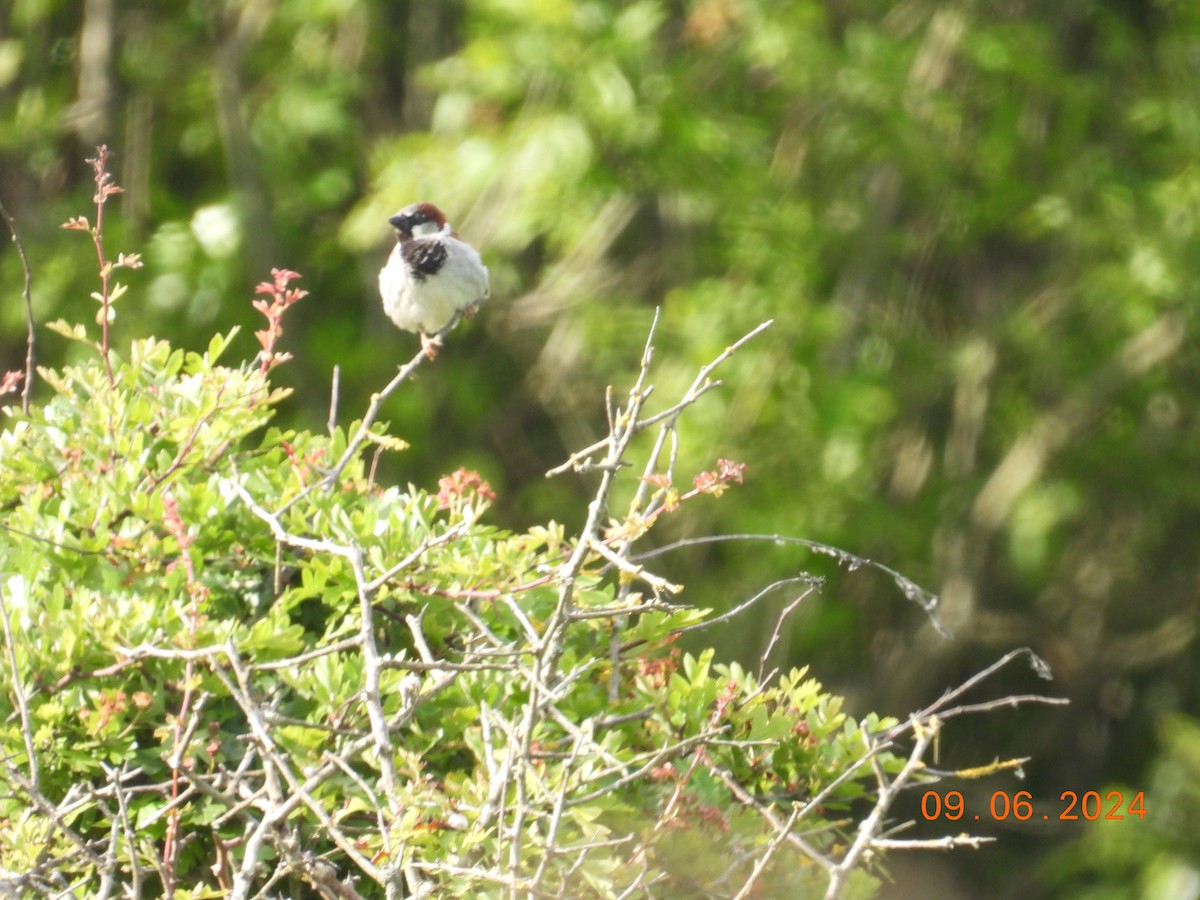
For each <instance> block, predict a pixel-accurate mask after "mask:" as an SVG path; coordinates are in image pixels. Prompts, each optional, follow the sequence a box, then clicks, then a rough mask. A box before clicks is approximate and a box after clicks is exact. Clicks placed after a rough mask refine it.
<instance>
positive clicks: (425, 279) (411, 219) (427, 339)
mask: <svg viewBox="0 0 1200 900" xmlns="http://www.w3.org/2000/svg"><path fill="white" fill-rule="evenodd" d="M388 222H389V223H391V225H392V226H393V227H394V228H395V229H396V246H395V247H393V248H392V253H391V256H389V257H388V261H387V264H386V265H385V266H384V267H383V268H382V269H381V270H380V272H379V293H380V295H382V297H383V311H384V312H385V313H387V316H388V318H389V319H391V320H392V321H393V322H395V323H396V325H397V326H398V327H400V328H403V329H404V330H405V331H416V332H418V333H419V334H420V335H421V346H422V347H424V348H425V353H426V355H427V356H428V357H429V358H430V359H432V358H433V357H434V356H435V355H436V353H437V348H438V347H439V346H440V345H441V339H440V337H439V336H438V332H440V331H442V330H444V329H446V328H448V327H449V326H450V325H452V324H453V323H454V322H455V321H457V320H458V317H459V316H467V317H468V318H469V317H470V316H473V315H474V314H475V311H476V310H477V309H478V308H479V304H481V303H482V302H483V301H484V300H486V299H487V298H488V296H489V294H490V293H491V290H490V288H489V287H488V270H487V267H486V266H484V264H483V261H482V260H481V259H480V258H479V253H478V252H476V250H475V248H474V247H472V246H471V245H470V244H468V243H467V242H466V241H464V240H462V238H460V237H459V236H458V233H457V232H455V231H454V230H452V229H451V227H450V224H449V223H448V222H447V221H446V217H445V216H444V215H443V214H442V211H441V210H440V209H438V208H437V207H436V206H434V205H433V204H432V203H412V204H409V205H408V206H406V207H404V209H402V210H400V211H399V212H398V213H396V214H395V215H394V216H392V217H391V218H390V219H388Z"/></svg>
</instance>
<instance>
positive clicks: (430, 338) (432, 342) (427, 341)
mask: <svg viewBox="0 0 1200 900" xmlns="http://www.w3.org/2000/svg"><path fill="white" fill-rule="evenodd" d="M441 346H442V339H441V336H439V335H436V334H435V335H428V334H426V333H425V332H423V331H422V332H421V349H422V350H424V351H425V355H426V356H428V357H429V358H430V359H436V358H437V352H438V350H439V349H441Z"/></svg>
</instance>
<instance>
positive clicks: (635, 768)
mask: <svg viewBox="0 0 1200 900" xmlns="http://www.w3.org/2000/svg"><path fill="white" fill-rule="evenodd" d="M96 178H97V188H98V190H97V216H96V225H91V224H90V223H88V222H86V221H85V220H82V219H76V220H72V223H69V225H70V227H73V228H77V229H79V230H82V231H86V232H88V233H89V234H90V235H91V237H92V238H93V240H94V242H95V247H96V250H97V253H98V256H99V260H100V270H101V276H102V279H101V280H102V289H101V291H99V292H98V293H97V295H96V299H97V301H98V303H99V314H98V316H97V320H98V323H99V325H100V329H101V336H100V338H99V340H97V339H95V338H94V337H92V336H91V334H90V332H89V330H88V329H86V328H85V327H83V326H81V325H69V324H66V323H58V324H57V325H56V326H55V327H56V329H57V330H58V331H59V332H61V333H63V334H66V335H68V336H70V337H72V338H73V339H75V340H78V341H80V342H82V343H84V344H86V345H88V346H89V347H92V348H94V350H95V351H96V352H95V356H94V357H93V358H92V359H91V360H90V361H87V362H84V363H81V364H78V365H73V366H67V367H65V368H62V369H58V370H55V369H49V368H42V369H39V370H38V371H39V374H40V376H41V379H42V380H43V381H44V382H45V383H46V384H47V385H49V386H50V388H52V390H53V394H52V396H51V397H50V399H49V400H48V401H46V402H45V403H43V404H33V405H31V407H30V409H29V410H28V411H27V412H23V411H21V410H19V409H16V408H9V409H7V410H6V412H7V414H8V416H9V423H8V427H7V428H6V430H5V431H4V432H3V435H2V436H0V445H2V451H0V504H2V505H3V508H4V511H5V519H4V524H3V527H2V528H0V613H2V619H3V626H4V639H5V651H4V655H3V660H2V666H0V669H2V672H3V678H4V681H5V685H4V687H5V690H4V695H3V698H2V699H0V707H2V708H3V712H4V719H3V721H4V724H3V738H2V740H3V746H2V748H0V759H2V761H0V767H2V769H0V772H2V775H3V778H4V781H5V782H6V783H7V790H6V791H5V793H4V796H3V799H2V800H0V865H2V866H3V873H2V874H3V881H2V882H0V884H3V887H4V889H5V890H6V891H7V892H10V893H13V894H23V895H31V896H32V895H42V894H54V895H55V896H60V895H62V894H64V893H66V894H75V895H79V896H84V895H87V896H108V895H111V894H115V893H122V895H132V896H153V895H160V894H161V895H168V896H175V897H211V896H229V897H249V896H300V895H306V896H308V895H312V896H323V897H359V896H362V897H385V896H386V897H399V896H433V895H436V896H447V897H449V896H463V897H478V896H491V895H496V896H499V895H509V896H517V895H527V896H563V897H592V896H595V897H615V896H670V897H687V896H697V897H702V896H750V895H755V896H762V895H770V896H788V897H800V896H808V895H813V894H821V893H824V894H825V895H826V896H838V895H842V894H844V893H846V892H847V891H848V892H849V893H852V894H858V895H865V894H867V893H869V892H870V890H871V885H872V883H873V879H872V878H871V877H870V876H869V875H868V874H866V873H865V872H862V871H859V870H860V868H861V866H862V865H863V863H864V860H865V859H866V851H867V850H869V849H875V850H880V849H883V848H884V847H885V846H887V845H886V843H885V842H883V841H882V840H880V839H879V834H880V832H881V829H882V823H883V820H884V815H885V814H886V812H887V810H888V807H889V805H890V803H891V801H892V800H893V799H894V797H895V794H896V792H897V791H898V790H899V789H900V788H901V787H902V786H903V785H904V784H905V783H906V782H909V781H911V779H912V778H913V777H914V776H915V775H916V774H917V772H918V771H919V769H920V768H921V762H920V761H921V758H922V756H923V754H924V752H925V749H926V748H927V747H928V746H929V742H930V740H932V738H933V736H934V735H935V734H936V732H937V727H938V720H937V719H936V718H935V716H934V713H935V712H936V711H937V710H938V709H939V708H942V709H944V705H943V707H939V706H938V705H935V706H934V707H931V708H930V710H927V711H925V712H924V713H922V714H919V715H917V716H914V717H913V718H912V719H910V720H909V721H908V722H907V723H904V724H900V723H897V722H896V721H895V720H892V719H880V718H877V717H876V716H874V715H871V716H867V717H866V718H865V719H864V720H863V721H861V722H855V721H853V720H851V719H850V718H849V717H848V716H846V715H845V714H844V713H843V712H842V710H841V702H840V700H839V699H838V698H836V697H833V696H831V695H830V694H828V693H826V692H824V691H823V690H822V689H821V687H820V685H819V684H818V683H817V682H816V681H815V680H813V679H812V678H810V677H808V676H807V674H806V673H805V672H804V671H791V672H788V673H785V674H776V673H766V672H762V671H760V672H759V673H757V674H751V673H748V672H746V671H744V670H743V669H742V668H740V667H738V666H721V665H717V664H715V663H714V662H713V657H714V654H713V651H712V650H711V649H710V650H707V651H705V652H703V653H700V654H699V655H698V656H694V655H687V654H683V653H681V652H679V651H678V650H676V649H674V648H673V646H672V644H673V643H674V642H675V641H676V639H677V638H678V637H679V636H680V635H681V634H682V633H684V632H685V631H689V630H695V629H699V628H702V627H708V626H714V625H715V626H721V625H723V624H725V623H728V622H730V621H733V620H734V614H728V615H726V616H722V617H720V618H718V619H710V618H708V617H707V614H706V612H705V611H703V610H696V609H692V608H690V607H688V606H686V605H681V604H680V603H679V602H678V600H677V595H678V593H679V591H680V590H681V588H680V586H678V585H674V584H671V583H669V582H668V581H666V580H665V579H663V578H661V577H660V576H658V575H655V574H654V573H652V572H650V571H648V570H646V569H645V568H644V567H643V566H642V565H640V564H639V563H638V561H637V559H636V557H635V554H634V553H633V547H634V546H635V544H637V542H638V541H640V540H641V539H642V538H643V537H644V536H645V535H646V534H647V533H648V532H650V531H651V530H652V529H653V527H654V525H655V523H656V522H657V521H658V520H659V519H660V518H662V517H663V516H667V515H670V514H671V512H672V511H673V510H675V509H677V508H678V507H679V506H680V505H682V504H684V503H691V502H711V501H710V500H708V499H706V498H712V497H715V496H719V495H720V493H721V492H722V491H724V490H725V489H726V488H728V487H730V486H732V485H735V484H736V483H738V482H740V481H741V478H742V467H740V466H738V465H737V464H735V463H731V462H729V461H725V460H722V461H720V463H719V464H718V465H717V466H716V468H715V469H714V470H713V471H712V472H705V473H701V474H700V475H698V476H697V477H696V478H695V479H694V480H693V481H692V482H691V485H690V486H683V487H680V486H677V484H676V481H677V477H678V476H677V473H676V472H675V471H674V455H673V454H672V453H671V452H670V447H671V445H672V442H673V440H674V438H675V430H674V429H675V423H676V421H677V420H678V418H679V417H680V416H681V415H682V414H683V413H684V412H685V411H686V410H687V409H688V408H689V407H690V406H691V405H692V404H693V403H695V402H697V401H698V400H699V399H701V397H702V396H703V395H704V394H706V393H707V392H708V391H709V390H710V389H712V388H714V387H716V386H717V383H716V382H714V381H712V380H711V378H710V374H711V372H712V371H713V369H714V368H715V367H716V366H717V365H718V364H719V363H721V362H723V361H724V360H725V359H727V358H728V357H729V356H730V355H731V354H732V353H734V352H736V351H737V350H738V349H739V348H740V346H741V344H742V343H743V342H744V341H745V340H746V339H743V341H741V342H738V343H736V344H734V345H733V346H731V347H730V348H728V349H727V350H725V351H724V352H723V353H722V354H720V355H719V356H718V357H717V359H715V360H714V361H713V363H712V364H710V365H709V366H706V367H705V368H704V369H702V370H701V372H700V373H699V375H698V376H697V378H696V381H695V382H694V383H693V385H692V386H691V388H690V389H689V390H688V391H687V392H686V393H685V394H684V395H683V396H682V397H680V398H679V400H678V401H677V402H676V403H675V404H674V405H671V406H668V407H667V408H665V409H662V410H660V411H657V412H655V413H649V412H647V411H645V409H644V406H645V404H646V401H647V400H648V398H649V396H650V392H651V389H650V386H649V384H648V382H647V376H648V373H649V368H650V360H651V346H650V344H649V343H648V344H647V349H646V354H645V357H644V359H643V366H642V370H641V376H640V377H639V379H638V380H637V382H636V383H635V384H634V386H633V387H632V388H631V389H630V391H629V393H628V396H627V399H626V401H625V402H624V403H623V404H622V405H618V404H616V403H615V402H613V403H611V404H610V407H611V408H610V421H611V431H610V434H609V435H608V437H607V439H606V440H605V441H603V442H602V443H601V444H599V445H597V446H596V447H593V448H589V449H588V450H586V451H582V452H581V453H579V454H577V455H576V456H575V457H573V458H572V460H571V461H570V467H572V468H574V469H575V470H576V471H580V472H588V473H592V474H593V475H594V476H596V477H597V478H598V480H599V484H598V487H597V492H596V494H595V497H594V499H593V500H592V502H591V505H590V506H589V511H588V519H587V523H586V524H585V525H584V527H583V528H582V530H581V531H580V533H579V534H577V535H575V536H569V535H568V534H567V532H566V529H564V527H563V526H561V525H559V524H556V523H553V522H551V523H549V524H546V525H542V526H535V527H531V528H529V529H528V530H527V531H525V532H523V533H508V532H503V531H500V530H497V529H495V528H493V527H490V526H489V525H487V524H486V521H485V513H486V511H487V508H488V503H489V501H490V500H491V499H492V492H491V489H490V488H489V486H488V485H487V483H486V482H484V481H482V480H481V479H480V478H479V477H478V476H477V475H475V474H474V473H472V472H467V471H464V470H459V471H458V472H455V473H453V474H452V475H449V476H447V477H445V478H443V479H442V480H441V482H440V483H439V484H438V486H437V488H436V490H433V489H424V488H421V487H417V486H411V485H410V486H409V487H407V488H405V489H401V488H398V487H389V486H383V485H379V484H377V483H375V480H374V478H373V474H372V473H373V470H374V456H369V455H364V454H363V452H362V449H363V448H364V447H366V446H367V445H371V446H372V447H374V448H375V450H374V453H375V455H377V454H378V453H381V452H388V451H394V450H398V449H401V448H402V447H403V446H404V444H403V442H402V441H400V440H399V439H398V438H396V437H394V436H391V435H389V434H388V433H387V431H386V430H385V429H383V428H380V427H378V426H376V425H375V418H376V416H377V414H378V412H379V410H380V408H381V405H382V402H383V400H384V399H386V396H387V395H388V394H390V393H391V391H393V390H395V389H396V388H397V387H398V386H399V385H400V384H402V383H403V382H404V381H405V380H406V379H407V378H408V376H409V375H411V373H412V372H413V371H414V370H415V369H416V368H417V367H418V366H419V365H421V364H423V363H424V362H426V358H425V357H424V355H423V354H418V355H417V356H416V357H414V358H413V360H412V362H410V363H409V364H407V365H406V366H405V367H403V368H402V369H401V371H400V372H399V373H398V375H397V376H396V378H395V379H394V380H393V382H392V383H391V384H390V385H389V386H388V387H387V388H386V389H385V390H384V391H382V392H380V394H378V395H376V396H375V397H374V398H372V402H371V404H370V407H369V409H368V412H367V414H366V415H365V416H364V418H363V419H362V420H360V421H356V422H353V423H351V424H350V425H349V426H348V427H344V428H343V427H337V426H336V425H335V424H332V425H331V427H330V430H329V433H328V434H314V433H311V432H298V431H284V430H280V429H278V428H274V427H271V425H270V421H271V413H272V406H273V404H275V403H276V402H277V401H278V400H279V399H281V398H282V397H283V396H285V394H286V390H284V389H281V388H278V387H275V386H274V385H273V384H272V375H273V372H274V370H275V368H276V366H278V365H279V364H280V363H282V362H284V361H286V358H287V355H286V354H283V353H280V352H278V351H276V349H275V347H276V344H277V341H278V338H279V337H280V335H281V333H282V324H281V323H282V318H283V314H284V312H285V311H286V309H287V308H288V307H289V306H291V305H292V304H293V303H295V302H297V301H299V300H300V299H301V298H302V297H303V292H302V291H298V290H297V289H296V288H294V287H292V286H291V282H292V281H294V280H295V278H296V277H298V276H296V274H295V273H292V272H288V271H286V270H275V272H274V273H273V275H274V277H273V280H272V281H271V282H269V283H264V284H263V285H260V288H259V290H260V292H261V293H262V294H264V295H265V296H266V297H267V298H269V299H264V300H260V301H258V302H257V304H256V305H257V306H258V308H259V309H260V311H262V312H263V313H264V315H266V317H267V322H268V324H267V327H266V328H265V329H264V330H263V331H260V332H259V333H258V337H259V340H260V343H261V344H262V350H261V352H260V353H259V354H258V356H257V357H256V358H255V359H254V360H251V361H249V362H244V363H241V364H236V365H223V364H221V360H222V359H223V358H224V356H225V355H226V354H227V351H228V349H229V346H230V342H231V339H232V338H233V336H234V335H233V333H232V332H230V333H228V334H224V335H218V336H216V337H214V338H213V339H212V340H211V342H210V343H209V345H208V348H207V349H206V350H205V351H204V352H203V353H196V352H185V351H183V350H180V349H176V348H173V347H172V346H171V345H170V344H169V343H167V342H165V341H162V340H157V339H148V340H140V341H136V342H134V343H133V344H132V345H131V346H130V347H129V350H128V352H127V353H126V354H124V355H122V354H119V353H118V352H117V351H116V350H114V349H113V348H112V347H111V346H110V343H109V326H110V323H111V322H112V321H113V316H112V309H113V307H112V302H113V300H115V299H116V298H117V296H119V295H120V293H122V291H123V289H121V288H120V286H119V285H117V284H116V283H115V282H114V281H113V280H112V276H113V272H114V269H115V268H117V267H118V264H120V263H125V264H129V263H130V262H131V261H134V260H135V258H134V257H124V256H120V257H118V259H117V261H116V263H109V262H108V261H107V258H106V255H105V251H104V249H103V243H102V233H101V228H100V223H101V222H102V217H101V213H102V210H103V205H104V202H105V199H106V198H107V196H108V195H109V194H110V193H112V192H113V191H115V190H116V188H115V186H114V185H112V184H111V181H110V180H109V179H108V176H107V175H106V174H105V173H104V171H103V153H101V154H98V162H97V165H96ZM126 302H130V301H128V300H127V301H126ZM752 336H753V334H751V335H748V336H747V339H748V338H749V337H752ZM642 438H646V439H650V440H651V443H652V448H651V452H650V453H649V463H648V464H647V466H646V469H645V471H644V472H643V473H642V476H641V478H640V480H638V479H636V478H634V477H633V476H632V475H630V474H628V473H627V471H626V467H625V455H626V453H627V451H628V449H629V447H630V446H631V443H632V442H634V441H636V440H638V439H642ZM627 479H632V480H634V481H635V482H636V484H637V487H636V489H635V490H634V500H633V503H632V504H631V506H630V508H629V510H628V512H627V513H626V514H625V515H624V516H622V517H613V516H612V515H610V512H609V510H608V508H607V507H608V498H609V496H610V493H611V491H612V489H613V486H614V484H616V483H617V481H618V480H627ZM792 581H796V579H792ZM814 589H815V585H814V584H811V583H807V582H802V583H801V588H800V590H799V597H800V598H803V597H804V596H807V594H808V593H810V592H811V591H812V590H814ZM793 606H794V604H793ZM948 697H950V698H952V697H953V695H948ZM944 699H946V698H944ZM951 712H952V711H951ZM944 714H949V713H944ZM909 733H911V734H912V735H913V737H914V738H915V740H914V741H913V747H912V751H911V753H910V754H909V756H908V758H907V759H904V758H903V757H898V756H894V755H893V754H892V752H891V749H892V748H893V747H894V746H895V744H896V742H897V741H898V740H899V739H901V738H902V737H904V736H905V735H908V734H909ZM855 823H857V824H855ZM891 843H892V845H895V844H896V843H897V842H891ZM952 843H954V842H953V841H951V844H952ZM944 846H945V845H944Z"/></svg>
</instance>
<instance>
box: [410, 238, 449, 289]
mask: <svg viewBox="0 0 1200 900" xmlns="http://www.w3.org/2000/svg"><path fill="white" fill-rule="evenodd" d="M400 256H401V258H403V260H404V262H405V264H406V265H407V266H408V268H409V271H411V272H412V273H413V277H414V278H416V279H417V280H418V281H424V280H425V279H426V278H427V277H428V276H430V275H436V274H437V273H438V272H440V271H441V270H442V266H443V265H445V264H446V246H445V245H444V244H443V243H442V242H441V241H422V240H414V241H401V243H400Z"/></svg>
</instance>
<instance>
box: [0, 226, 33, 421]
mask: <svg viewBox="0 0 1200 900" xmlns="http://www.w3.org/2000/svg"><path fill="white" fill-rule="evenodd" d="M0 218H3V219H4V221H5V223H6V224H7V225H8V230H9V232H10V233H11V234H12V240H13V243H14V244H16V245H17V255H18V256H20V257H21V269H22V270H23V272H24V273H25V286H24V288H23V289H22V291H21V296H22V297H23V298H24V299H25V384H24V385H23V386H22V388H21V410H22V411H23V412H24V413H25V414H26V415H28V414H29V398H30V397H31V395H32V393H33V375H34V331H35V329H36V323H35V322H34V319H33V295H32V293H31V287H32V285H33V270H32V269H31V268H30V266H29V257H28V256H26V255H25V245H24V244H23V243H22V242H21V236H20V234H18V233H17V223H16V220H15V219H13V217H12V215H11V214H10V213H9V211H8V210H7V209H6V208H5V206H4V204H3V203H0Z"/></svg>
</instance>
